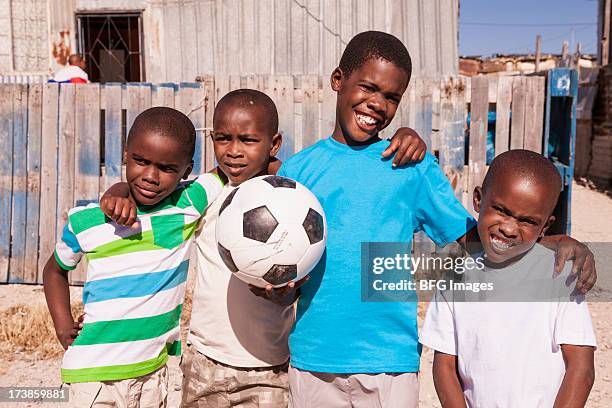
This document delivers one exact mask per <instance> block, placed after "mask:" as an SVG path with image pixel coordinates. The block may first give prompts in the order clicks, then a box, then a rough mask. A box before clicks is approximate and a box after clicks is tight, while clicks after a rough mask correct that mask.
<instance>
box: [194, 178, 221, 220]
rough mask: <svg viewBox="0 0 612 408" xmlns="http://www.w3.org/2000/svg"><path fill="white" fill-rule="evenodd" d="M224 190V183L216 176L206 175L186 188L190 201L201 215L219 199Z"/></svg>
mask: <svg viewBox="0 0 612 408" xmlns="http://www.w3.org/2000/svg"><path fill="white" fill-rule="evenodd" d="M222 189H223V182H221V179H220V178H219V176H217V175H216V174H212V173H206V174H202V175H200V176H198V177H197V178H196V179H195V180H193V182H192V183H189V184H188V185H187V186H186V187H185V190H186V194H187V196H188V197H189V201H190V202H191V204H192V205H193V206H194V208H195V209H196V210H198V212H199V213H200V214H204V211H205V210H206V209H207V208H208V206H209V205H210V204H211V203H212V202H213V201H214V200H215V198H217V196H218V195H219V193H221V190H222Z"/></svg>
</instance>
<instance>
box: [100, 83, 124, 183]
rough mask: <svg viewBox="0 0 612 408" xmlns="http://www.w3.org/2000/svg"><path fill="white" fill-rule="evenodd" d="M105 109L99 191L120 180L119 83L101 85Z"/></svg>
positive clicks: (121, 138) (121, 139)
mask: <svg viewBox="0 0 612 408" xmlns="http://www.w3.org/2000/svg"><path fill="white" fill-rule="evenodd" d="M103 89H104V97H105V99H106V101H105V104H106V109H105V116H104V129H105V133H106V134H105V135H104V136H105V137H104V169H105V172H104V180H103V182H102V183H101V186H100V192H101V193H103V192H104V191H106V190H108V188H109V187H110V186H112V185H113V184H115V183H118V182H120V181H121V165H122V163H123V146H124V144H123V136H122V129H121V116H122V115H121V94H122V92H121V84H105V85H103Z"/></svg>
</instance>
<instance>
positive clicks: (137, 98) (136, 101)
mask: <svg viewBox="0 0 612 408" xmlns="http://www.w3.org/2000/svg"><path fill="white" fill-rule="evenodd" d="M126 94H127V106H126V122H127V123H126V130H127V133H129V131H130V129H131V128H132V125H133V124H134V119H136V116H138V115H139V114H140V113H141V112H142V111H144V110H147V109H149V108H150V107H151V84H147V83H128V84H127V86H126Z"/></svg>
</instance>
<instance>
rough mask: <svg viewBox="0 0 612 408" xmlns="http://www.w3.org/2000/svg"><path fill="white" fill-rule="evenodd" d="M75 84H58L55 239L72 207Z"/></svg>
mask: <svg viewBox="0 0 612 408" xmlns="http://www.w3.org/2000/svg"><path fill="white" fill-rule="evenodd" d="M74 105H75V85H73V84H62V85H61V86H60V105H59V124H58V127H59V138H58V163H61V164H62V165H61V166H58V169H57V180H58V186H57V214H56V215H57V228H56V232H55V234H56V235H55V239H56V241H57V240H59V239H60V237H61V235H62V229H63V228H64V225H65V224H66V220H67V219H68V210H70V209H71V208H72V207H74V138H75V116H74V115H75V106H74Z"/></svg>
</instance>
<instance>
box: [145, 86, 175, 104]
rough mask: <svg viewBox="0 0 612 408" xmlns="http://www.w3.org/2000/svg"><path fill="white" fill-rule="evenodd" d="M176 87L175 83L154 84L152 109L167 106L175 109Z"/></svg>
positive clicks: (152, 88)
mask: <svg viewBox="0 0 612 408" xmlns="http://www.w3.org/2000/svg"><path fill="white" fill-rule="evenodd" d="M175 90H176V85H175V84H173V83H164V84H154V85H153V86H152V87H151V107H154V106H167V107H168V108H174V92H175Z"/></svg>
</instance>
